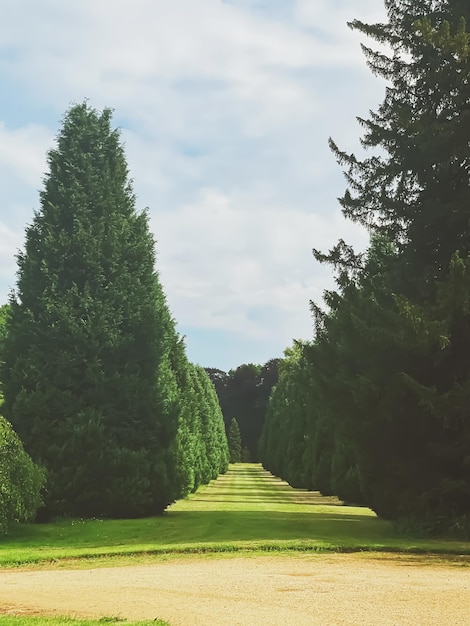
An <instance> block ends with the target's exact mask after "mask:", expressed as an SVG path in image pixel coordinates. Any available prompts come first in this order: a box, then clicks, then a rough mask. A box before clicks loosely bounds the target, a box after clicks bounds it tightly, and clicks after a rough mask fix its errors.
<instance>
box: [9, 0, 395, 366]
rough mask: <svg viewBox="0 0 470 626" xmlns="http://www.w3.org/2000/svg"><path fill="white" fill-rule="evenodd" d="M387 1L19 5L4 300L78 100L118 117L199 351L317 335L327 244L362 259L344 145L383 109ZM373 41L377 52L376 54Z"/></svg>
mask: <svg viewBox="0 0 470 626" xmlns="http://www.w3.org/2000/svg"><path fill="white" fill-rule="evenodd" d="M383 16H384V9H383V7H382V3H381V2H379V1H378V0H374V1H373V0H355V1H354V2H352V1H351V0H112V1H111V0H100V1H99V2H97V1H96V0H80V1H78V2H64V0H16V1H15V2H6V3H3V4H2V19H1V21H0V81H1V82H0V87H1V89H0V186H1V189H2V202H1V204H0V302H6V300H7V297H8V292H9V290H10V289H11V288H12V287H14V285H15V259H14V255H15V252H16V250H18V249H19V248H21V246H22V243H23V236H24V228H25V225H26V224H28V223H29V222H30V221H31V219H32V215H33V210H35V209H38V208H39V203H38V191H39V190H40V189H41V185H42V176H43V174H44V172H45V171H46V152H47V150H48V149H49V148H50V147H51V146H52V145H53V142H54V137H55V135H56V133H57V131H58V129H59V126H60V120H61V118H62V116H63V114H64V112H65V111H66V109H67V108H68V107H69V105H70V104H72V103H76V102H81V101H83V99H84V98H88V99H89V102H90V104H91V105H92V106H94V107H95V108H98V109H102V108H103V107H104V106H110V107H112V108H113V109H114V110H115V116H114V120H115V123H116V125H119V126H120V127H121V128H122V138H123V141H124V142H125V147H126V154H127V158H128V162H129V167H130V170H131V175H132V178H133V179H134V187H135V191H136V193H137V197H138V203H137V206H138V208H144V207H148V208H149V210H150V215H151V226H152V230H153V231H154V233H155V237H156V239H157V242H158V270H159V273H160V276H161V280H162V282H163V285H164V288H165V292H166V294H167V298H168V302H169V305H170V308H171V310H172V312H173V315H174V317H175V319H176V320H177V322H178V328H179V330H180V332H181V333H182V334H184V335H186V343H187V347H188V354H189V357H190V358H191V359H192V360H193V361H195V362H197V363H200V364H201V365H204V366H212V367H219V368H221V369H224V370H228V369H230V368H234V367H236V366H237V365H239V364H241V363H248V362H254V363H264V362H266V361H267V360H268V359H270V358H272V357H276V356H281V355H282V352H283V350H284V348H285V347H286V346H288V345H290V344H291V342H292V339H294V338H303V339H308V338H311V336H312V321H311V315H310V311H309V300H311V299H313V300H317V301H319V300H321V294H322V292H323V290H324V289H325V288H328V287H331V285H332V276H331V271H330V270H329V269H328V268H325V267H323V266H320V265H318V264H317V263H316V262H315V261H314V259H313V257H312V254H311V250H312V248H314V247H315V248H320V249H323V250H327V249H328V248H330V247H331V246H332V245H333V244H334V243H335V242H336V241H337V240H338V238H339V237H343V238H344V239H346V240H347V241H348V242H350V243H353V244H354V245H355V246H356V247H358V248H361V247H364V246H365V245H366V243H367V234H366V233H365V232H364V231H363V230H361V229H360V228H358V227H357V226H355V225H353V224H351V223H349V222H346V221H345V220H344V219H343V217H342V215H341V212H340V209H339V205H338V202H337V200H336V198H337V197H338V196H340V195H342V193H343V191H344V187H345V182H344V178H343V176H342V173H341V169H340V168H339V166H338V165H337V164H336V162H335V160H334V158H333V155H332V154H331V153H330V152H329V150H328V146H327V140H328V137H329V136H333V138H334V139H335V141H336V142H337V143H338V144H339V145H340V146H341V147H342V148H344V149H346V150H355V149H356V148H357V146H358V138H359V135H360V128H359V126H358V124H357V122H356V119H355V118H356V116H357V115H362V116H365V115H367V112H368V110H369V109H370V108H374V107H375V106H376V105H377V103H378V102H379V101H380V100H381V98H382V96H383V92H384V84H383V83H382V82H381V81H380V80H379V79H377V78H375V77H373V76H372V74H371V73H370V71H369V70H368V69H367V67H366V64H365V61H364V58H363V56H362V53H361V50H360V45H359V44H360V42H361V41H362V40H363V39H361V36H360V35H359V34H357V33H353V32H351V31H350V30H349V29H348V27H347V25H346V22H347V21H349V20H351V19H354V18H358V19H362V20H364V21H376V20H380V19H381V18H383ZM366 43H369V44H370V42H366Z"/></svg>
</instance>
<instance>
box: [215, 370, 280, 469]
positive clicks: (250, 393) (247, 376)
mask: <svg viewBox="0 0 470 626" xmlns="http://www.w3.org/2000/svg"><path fill="white" fill-rule="evenodd" d="M278 363H279V359H271V360H270V361H268V362H267V363H266V364H265V365H263V366H261V365H254V364H253V363H249V364H243V365H240V366H239V367H237V368H236V369H234V370H230V372H228V374H227V373H226V372H223V371H222V370H219V369H215V368H206V372H207V373H208V375H209V378H210V379H211V380H212V382H213V384H214V386H215V389H216V391H217V395H218V398H219V402H220V406H221V408H222V413H223V415H224V421H225V429H226V431H227V433H228V431H229V428H230V423H231V420H232V417H235V418H236V420H237V422H238V424H239V428H240V435H241V440H242V446H243V447H246V448H247V450H248V452H249V456H250V458H251V459H252V460H253V461H256V460H257V459H258V444H259V438H260V436H261V431H262V429H263V423H264V418H265V415H266V408H267V404H268V399H269V395H270V393H271V389H272V388H273V386H274V385H275V384H276V382H277V379H278V369H277V367H278Z"/></svg>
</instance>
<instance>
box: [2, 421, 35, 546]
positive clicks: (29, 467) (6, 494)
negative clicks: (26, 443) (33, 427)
mask: <svg viewBox="0 0 470 626" xmlns="http://www.w3.org/2000/svg"><path fill="white" fill-rule="evenodd" d="M44 480H45V475H44V471H43V470H42V469H41V468H39V467H38V466H37V465H35V464H34V463H33V462H32V460H31V458H30V457H29V456H28V455H27V454H26V452H25V451H24V448H23V445H22V443H21V441H20V440H19V438H18V436H17V435H16V433H15V432H14V431H13V429H12V427H11V426H10V424H9V423H8V422H7V421H6V420H5V419H4V418H3V417H2V416H0V534H5V533H7V532H8V529H9V527H10V525H11V524H12V523H13V522H16V523H17V522H28V521H30V520H32V519H34V517H35V515H36V511H37V510H38V508H39V506H40V505H41V503H42V500H41V489H42V487H43V485H44Z"/></svg>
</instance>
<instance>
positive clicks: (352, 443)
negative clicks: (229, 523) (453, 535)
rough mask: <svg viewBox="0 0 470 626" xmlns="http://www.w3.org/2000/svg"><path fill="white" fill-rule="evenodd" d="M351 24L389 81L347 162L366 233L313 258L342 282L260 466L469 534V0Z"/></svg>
mask: <svg viewBox="0 0 470 626" xmlns="http://www.w3.org/2000/svg"><path fill="white" fill-rule="evenodd" d="M385 6H386V9H387V15H388V19H387V21H386V22H385V23H383V24H374V25H368V24H364V23H362V22H358V21H355V22H353V23H352V24H351V26H352V27H353V28H355V29H356V30H359V31H360V32H362V33H364V34H366V35H368V36H370V37H372V38H374V39H375V40H376V41H378V42H379V43H380V44H385V46H386V51H383V50H382V51H373V50H371V49H370V48H367V47H364V51H365V54H366V57H367V62H368V64H369V66H370V68H371V69H372V71H373V72H374V73H375V74H377V75H379V76H382V77H384V78H385V79H386V80H387V81H388V85H387V89H386V95H385V99H384V101H383V103H382V104H381V105H380V106H379V108H378V110H377V111H376V112H371V113H370V117H369V118H368V119H359V122H360V124H361V126H362V127H363V128H364V129H365V133H364V136H363V137H362V144H363V146H364V147H365V148H366V149H369V150H372V152H373V154H372V156H365V157H364V158H362V159H361V158H359V157H357V156H355V155H354V154H347V153H345V152H343V151H341V150H340V149H339V148H338V147H337V146H336V145H335V143H334V142H331V147H332V149H333V151H334V153H335V154H336V156H337V158H338V161H339V162H340V163H341V164H342V165H343V166H344V167H345V168H346V172H345V173H346V178H347V182H348V189H347V191H346V193H345V195H344V196H343V197H342V198H341V199H340V202H341V205H342V207H343V212H344V214H345V216H346V217H348V218H350V219H352V220H354V221H356V222H359V223H361V224H363V225H364V226H366V227H367V228H368V229H369V231H370V233H371V240H370V246H369V249H368V250H367V252H366V253H364V254H362V255H357V254H355V253H354V251H353V250H352V249H351V247H350V246H348V245H347V244H346V243H345V242H343V241H340V242H339V243H338V245H337V246H336V247H335V248H334V249H333V250H331V251H330V252H329V253H328V254H322V253H321V252H319V251H314V254H315V256H316V258H317V260H319V261H321V262H327V263H331V264H333V265H334V267H335V268H336V270H337V274H336V276H337V288H336V289H335V290H332V291H329V292H327V293H326V294H325V307H323V308H322V307H320V306H318V305H315V304H313V305H312V307H313V313H314V317H315V325H316V336H315V339H314V341H312V342H311V343H306V344H300V343H297V344H296V345H295V346H294V348H293V349H292V350H291V351H289V352H288V354H287V357H286V359H285V361H284V362H283V364H282V366H281V376H280V382H279V385H278V386H277V387H276V389H275V391H274V393H273V395H272V398H271V402H270V405H269V411H268V418H267V422H266V428H265V430H264V433H263V437H262V446H261V448H262V459H263V463H264V464H265V465H266V467H268V468H269V469H272V470H273V471H274V472H276V473H278V474H280V475H281V476H285V477H286V478H288V480H290V481H292V482H293V483H294V484H296V485H298V486H304V487H307V488H319V489H321V490H322V491H324V492H325V493H337V494H338V495H339V496H340V497H342V498H344V499H346V500H354V501H356V502H361V503H364V504H367V505H368V506H370V507H372V508H373V509H374V510H375V511H376V512H377V513H378V514H379V515H381V516H383V517H385V518H388V519H392V520H397V521H398V520H400V521H401V522H402V523H406V524H407V525H408V527H412V528H415V527H419V528H422V529H426V530H430V531H435V532H444V531H451V532H457V533H460V534H463V535H466V536H469V535H470V412H469V406H470V358H469V354H470V227H469V223H470V222H469V217H470V209H469V207H470V5H469V4H468V2H467V1H463V0H446V1H444V0H420V1H416V0H393V1H392V0H388V1H386V2H385Z"/></svg>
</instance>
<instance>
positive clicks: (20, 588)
mask: <svg viewBox="0 0 470 626" xmlns="http://www.w3.org/2000/svg"><path fill="white" fill-rule="evenodd" d="M5 613H9V614H25V613H26V614H28V613H37V614H52V615H73V616H79V617H102V616H120V617H122V618H127V619H154V618H157V617H160V618H162V619H166V620H168V621H169V622H170V623H171V625H172V626H199V625H201V626H202V625H204V626H211V625H214V626H238V625H239V626H291V625H292V626H312V625H319V626H320V625H321V626H326V625H332V626H333V625H334V626H343V625H348V626H349V625H351V626H353V625H354V626H369V625H370V626H400V625H407V626H430V625H435V626H443V625H446V624H449V625H452V626H468V625H469V624H470V563H469V562H468V560H467V561H465V560H464V559H462V560H461V561H459V560H458V559H457V560H456V561H454V562H445V563H440V562H438V561H435V560H434V561H433V560H429V559H428V560H424V559H422V558H421V559H419V558H408V559H405V558H403V557H391V556H389V557H384V556H379V555H376V556H375V557H371V555H354V554H351V555H295V554H293V555H289V556H251V557H246V558H243V557H231V558H217V557H210V558H209V557H200V558H195V557H185V558H176V559H169V560H167V561H162V562H157V563H154V564H150V565H139V566H131V567H129V566H123V567H115V568H97V569H87V570H83V569H82V570H72V569H70V570H69V569H52V570H34V569H33V570H1V571H0V614H5Z"/></svg>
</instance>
